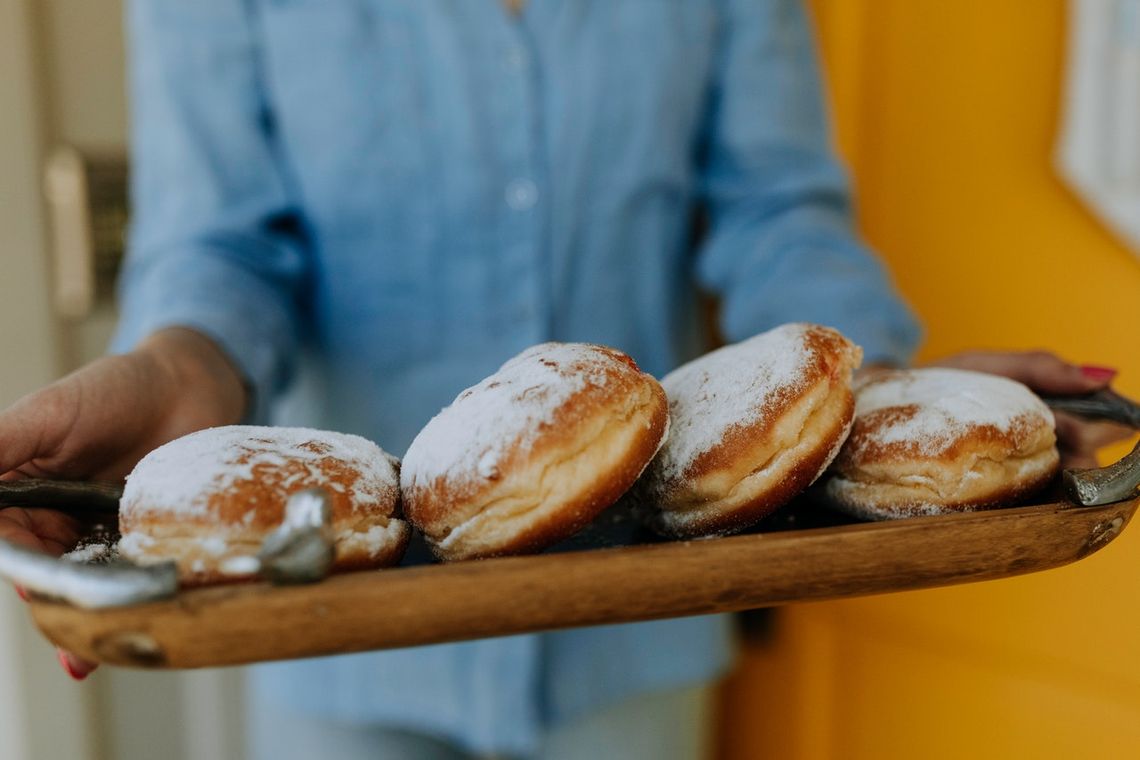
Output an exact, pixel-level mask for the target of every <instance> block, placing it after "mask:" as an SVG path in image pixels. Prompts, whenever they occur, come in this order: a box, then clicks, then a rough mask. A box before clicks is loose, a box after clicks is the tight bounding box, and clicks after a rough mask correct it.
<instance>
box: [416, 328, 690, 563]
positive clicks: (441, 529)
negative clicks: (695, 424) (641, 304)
mask: <svg viewBox="0 0 1140 760" xmlns="http://www.w3.org/2000/svg"><path fill="white" fill-rule="evenodd" d="M548 345H550V346H551V350H557V349H563V350H564V349H567V348H573V350H574V352H575V353H576V354H577V357H578V358H577V359H574V360H571V361H567V360H566V359H565V358H564V357H565V353H563V354H562V356H563V358H562V359H560V361H561V364H559V366H558V372H559V377H560V378H561V380H555V381H554V382H560V381H562V380H564V381H566V382H573V381H574V379H575V377H576V376H578V375H580V374H581V373H588V374H589V376H590V378H591V380H590V382H586V383H584V384H582V385H581V387H580V388H579V389H578V390H576V391H575V392H572V393H570V394H569V395H567V396H566V397H565V398H563V399H562V400H561V402H560V403H558V404H557V406H556V407H555V408H553V409H550V410H549V417H548V419H547V420H546V421H543V422H541V423H539V424H537V425H536V426H534V428H533V429H529V430H526V431H511V433H510V437H511V438H512V441H511V442H504V445H503V446H502V453H501V454H500V455H498V456H497V457H496V459H495V467H494V471H493V472H490V473H483V472H479V471H474V470H473V468H471V467H461V466H458V465H457V466H453V467H449V466H446V465H447V463H444V466H442V467H439V468H437V469H440V470H441V471H442V474H441V475H439V476H437V477H434V478H430V479H420V478H416V477H415V475H414V473H405V478H404V479H403V485H402V487H403V499H404V504H405V509H406V513H407V515H408V519H409V520H411V521H412V523H413V524H414V525H415V526H416V527H417V528H419V530H420V531H421V532H423V534H424V536H425V537H426V538H427V540H428V543H429V545H431V547H432V549H433V551H435V553H436V554H437V555H438V556H440V557H441V558H442V559H445V560H459V559H471V558H477V557H488V556H498V555H506V554H520V553H525V552H534V551H539V550H541V549H543V548H545V547H546V546H549V545H551V544H553V543H556V542H558V541H560V540H562V539H564V538H567V537H569V536H571V535H573V534H574V533H576V532H577V531H579V530H580V529H582V528H583V527H585V526H586V525H587V524H588V523H589V522H591V521H592V520H593V519H594V518H595V517H596V516H597V515H598V514H599V513H600V512H601V511H602V510H604V509H605V508H606V507H608V506H610V505H611V504H613V503H614V502H615V501H617V499H618V498H619V497H620V496H621V495H622V494H623V493H624V492H625V491H626V490H628V488H629V487H630V486H631V485H632V484H633V482H634V481H635V480H636V479H637V476H638V475H639V474H640V473H641V471H642V470H643V469H644V467H645V465H646V464H647V463H648V462H649V460H650V459H652V457H653V455H654V453H656V451H657V448H658V447H659V445H660V442H661V439H662V438H663V436H664V435H665V431H666V428H667V424H668V407H667V402H666V399H665V393H664V391H663V390H662V389H661V386H660V385H659V384H658V383H657V381H656V380H654V379H653V378H652V377H650V376H649V375H647V374H645V373H643V372H641V370H640V369H639V368H638V367H637V365H636V363H634V361H633V360H632V359H631V358H630V357H628V356H627V355H625V354H624V353H622V352H620V351H617V350H615V349H612V348H607V347H604V346H592V345H585V344H569V345H565V346H559V345H558V344H548ZM556 346H557V349H556V348H555V347H556ZM538 348H539V350H537V351H536V350H535V349H532V350H531V351H530V352H528V354H531V353H533V354H534V355H533V356H530V357H529V358H528V359H527V360H528V361H531V360H532V361H537V362H541V361H551V359H550V355H548V354H547V353H545V352H543V351H542V350H541V349H542V348H543V347H538ZM524 356H527V354H524ZM505 366H506V365H505ZM495 377H496V376H492V377H491V378H488V381H490V382H495ZM485 382H487V381H485ZM484 399H486V397H484ZM460 400H461V401H464V403H465V404H474V403H479V402H480V398H479V397H473V398H471V399H470V400H468V399H467V397H466V396H461V398H460ZM495 402H496V403H507V402H509V398H508V397H505V396H500V397H496V398H495ZM449 413H454V414H463V413H464V412H463V410H462V409H459V410H455V409H451V408H449V410H445V411H444V412H443V413H442V414H443V415H446V414H449ZM416 447H417V444H416V443H413V447H412V449H409V452H408V457H407V459H408V460H409V461H411V462H412V467H413V468H415V467H416V462H417V460H418V458H419V457H420V455H421V454H420V452H415V453H414V452H413V450H414V449H416ZM422 454H423V456H430V455H431V452H422Z"/></svg>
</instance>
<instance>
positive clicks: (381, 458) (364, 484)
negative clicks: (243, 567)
mask: <svg viewBox="0 0 1140 760" xmlns="http://www.w3.org/2000/svg"><path fill="white" fill-rule="evenodd" d="M330 458H332V459H336V460H339V461H341V462H343V463H344V464H345V465H347V466H348V467H350V468H352V469H354V470H357V471H359V472H361V473H362V476H361V477H360V478H359V479H358V480H357V481H356V483H355V484H354V491H355V493H354V495H353V497H354V498H353V501H354V503H357V504H362V505H372V504H377V503H382V502H384V501H385V500H387V499H388V498H389V494H390V493H391V491H392V489H394V488H395V487H396V466H395V463H396V460H395V459H394V458H392V457H390V456H389V455H387V454H385V453H384V452H383V451H382V450H381V449H380V448H379V447H378V446H376V444H374V443H372V442H371V441H368V440H366V439H364V438H361V437H360V436H355V435H348V434H345V433H332V432H327V431H319V430H310V429H308V428H279V427H258V426H251V425H232V426H228V427H219V428H210V429H208V430H201V431H199V432H197V433H191V434H190V435H187V436H183V437H182V438H178V439H177V440H174V441H171V442H170V443H168V444H166V445H164V446H160V447H159V448H157V449H155V450H154V451H152V452H150V453H149V454H147V455H146V456H145V457H143V459H142V460H141V461H140V462H139V463H138V465H137V466H136V467H135V469H134V470H133V471H132V472H131V474H130V475H129V476H128V477H127V484H126V488H125V489H124V492H123V503H124V504H129V505H132V508H137V509H143V510H148V509H151V510H153V509H161V510H163V511H166V512H172V513H178V514H182V515H203V514H205V513H206V511H207V508H208V503H209V498H210V496H211V494H214V493H218V492H219V491H225V490H228V489H229V488H230V487H232V486H233V485H234V484H235V483H238V482H241V481H247V480H255V479H256V478H257V475H256V472H257V471H258V470H260V469H262V468H274V467H281V466H283V465H284V464H286V462H287V461H288V462H299V463H301V464H302V465H303V467H304V472H303V473H301V474H298V475H295V476H293V477H292V478H290V479H288V482H284V483H282V487H283V488H284V489H285V490H291V489H292V486H294V485H300V484H301V482H302V481H303V483H304V485H305V487H326V488H331V487H332V485H333V484H332V483H330V481H329V478H328V477H327V476H326V475H325V474H324V472H323V470H322V468H321V462H322V461H324V460H326V459H330ZM338 485H339V484H338ZM251 506H253V505H251Z"/></svg>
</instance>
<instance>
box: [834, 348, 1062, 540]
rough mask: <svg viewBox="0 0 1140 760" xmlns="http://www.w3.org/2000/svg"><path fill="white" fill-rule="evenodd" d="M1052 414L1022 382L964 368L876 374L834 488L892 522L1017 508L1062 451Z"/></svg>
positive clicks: (857, 509) (862, 389)
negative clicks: (984, 510)
mask: <svg viewBox="0 0 1140 760" xmlns="http://www.w3.org/2000/svg"><path fill="white" fill-rule="evenodd" d="M1055 443H1056V437H1055V435H1054V432H1053V414H1052V412H1050V411H1049V408H1048V407H1047V406H1045V404H1044V403H1043V402H1042V401H1041V399H1039V398H1037V396H1035V395H1034V394H1033V393H1032V392H1031V391H1030V390H1029V389H1028V388H1026V387H1025V386H1024V385H1022V384H1021V383H1018V382H1015V381H1013V380H1008V379H1006V378H1004V377H997V376H996V375H988V374H983V373H980V372H968V371H965V370H957V369H940V368H930V369H912V370H894V371H889V372H881V373H876V374H875V375H872V376H870V377H868V378H866V379H865V380H864V381H863V382H861V383H860V384H859V385H858V386H857V388H856V391H855V425H854V429H853V430H852V433H851V437H850V438H849V439H848V440H847V443H846V444H845V445H844V447H843V450H842V451H841V452H840V454H839V457H838V459H836V462H835V467H834V468H833V469H834V473H833V475H832V476H831V477H830V479H829V480H828V482H827V484H826V488H825V491H826V494H827V495H828V497H829V498H830V500H831V501H833V502H834V503H835V504H836V505H837V506H839V507H840V508H841V509H843V510H844V511H846V512H849V513H851V514H854V515H856V516H858V517H864V518H869V519H878V520H881V519H889V518H896V517H911V516H915V515H920V514H940V513H944V512H963V511H971V510H975V509H984V508H987V507H993V506H999V505H1002V504H1009V503H1012V502H1016V501H1017V500H1019V499H1021V498H1023V497H1025V496H1027V495H1029V494H1030V493H1032V492H1033V491H1035V490H1037V489H1039V488H1040V487H1042V486H1043V485H1045V484H1046V483H1047V482H1049V480H1050V479H1051V478H1052V477H1053V475H1054V474H1055V473H1056V471H1057V466H1058V461H1059V457H1058V454H1057V448H1056V446H1055Z"/></svg>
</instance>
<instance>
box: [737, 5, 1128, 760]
mask: <svg viewBox="0 0 1140 760" xmlns="http://www.w3.org/2000/svg"><path fill="white" fill-rule="evenodd" d="M812 5H813V10H814V12H815V15H816V21H817V26H818V29H819V34H820V39H821V42H822V44H823V48H824V54H825V59H826V64H827V70H828V75H829V80H830V89H831V95H832V102H833V104H834V111H835V112H836V113H835V115H836V120H837V126H838V134H839V143H840V148H841V150H842V152H843V153H844V155H845V156H846V158H847V160H848V163H849V165H850V166H851V168H852V170H853V172H854V176H855V180H856V187H857V192H858V196H857V197H858V205H859V208H860V213H859V217H860V223H861V225H862V228H863V231H864V232H865V234H866V235H867V236H868V237H869V239H870V240H871V241H872V242H873V243H874V244H875V245H876V246H877V248H878V249H879V250H880V251H881V252H882V254H883V256H884V257H885V258H886V259H887V260H888V262H889V264H890V266H891V269H892V270H893V272H894V274H895V277H896V280H897V282H898V284H899V286H900V288H901V289H902V290H903V292H904V293H905V294H906V296H907V297H908V298H909V300H910V301H911V303H912V304H913V305H914V306H915V308H916V309H917V311H918V312H919V314H920V315H921V317H922V319H923V321H924V322H925V325H926V329H927V338H926V343H925V345H924V346H923V349H922V353H921V357H920V358H923V359H928V358H932V357H937V356H940V355H943V354H947V353H950V352H953V351H957V350H960V349H963V348H976V347H989V348H1024V349H1030V348H1039V347H1047V348H1050V349H1052V350H1055V351H1057V352H1058V353H1060V354H1062V355H1064V356H1066V357H1068V358H1070V359H1072V360H1074V361H1078V362H1081V363H1095V364H1104V365H1108V366H1112V367H1117V368H1119V369H1120V371H1121V372H1120V375H1119V379H1118V381H1117V383H1116V386H1117V388H1118V389H1120V390H1121V391H1122V392H1124V393H1126V394H1128V395H1131V396H1133V397H1140V258H1137V257H1136V256H1135V255H1134V254H1133V253H1131V252H1130V251H1128V250H1127V249H1125V248H1124V247H1123V246H1122V245H1121V244H1120V243H1119V242H1118V241H1117V240H1115V239H1114V238H1113V237H1112V236H1111V235H1110V234H1109V233H1108V232H1107V231H1106V230H1105V229H1104V228H1103V227H1102V226H1101V225H1100V224H1099V223H1098V222H1097V221H1096V220H1095V219H1094V218H1093V217H1092V216H1091V215H1090V214H1089V213H1088V212H1087V211H1086V210H1085V209H1084V208H1083V207H1082V205H1081V204H1080V202H1079V201H1078V200H1077V199H1076V198H1075V196H1073V195H1072V194H1071V193H1070V192H1069V191H1068V190H1067V189H1066V187H1065V186H1064V185H1063V183H1062V182H1061V181H1060V180H1059V179H1058V178H1057V176H1056V175H1055V173H1054V171H1053V169H1052V168H1051V167H1052V153H1053V146H1054V141H1055V132H1056V128H1057V124H1058V114H1059V103H1060V93H1061V85H1062V67H1063V63H1064V55H1065V50H1064V47H1065V44H1064V43H1065V33H1066V21H1067V14H1066V6H1065V3H1063V2H1062V1H1061V0H816V1H815V2H813V3H812ZM1125 450H1126V449H1125V448H1124V447H1116V448H1114V449H1113V450H1111V451H1109V452H1105V456H1106V458H1116V457H1119V456H1121V455H1122V454H1123V453H1124V451H1125ZM726 695H727V699H726V714H725V728H726V736H727V742H726V747H725V755H726V756H727V757H730V758H734V759H736V758H764V757H772V758H787V759H789V760H796V759H799V758H845V759H846V758H876V759H879V758H990V757H992V758H1019V759H1020V758H1058V759H1060V758H1065V759H1066V760H1067V759H1068V758H1140V527H1137V526H1133V527H1132V528H1131V529H1130V530H1128V531H1126V532H1125V534H1124V535H1123V536H1122V538H1121V539H1120V540H1118V541H1117V542H1115V543H1114V544H1113V545H1112V546H1110V547H1109V548H1107V549H1106V550H1105V551H1104V552H1102V553H1100V554H1097V555H1095V556H1093V557H1091V558H1089V559H1088V560H1085V561H1083V562H1080V563H1078V564H1076V565H1072V566H1069V567H1066V568H1061V569H1058V570H1053V571H1050V572H1047V573H1041V574H1037V575H1032V576H1028V577H1025V578H1018V579H1011V580H1005V581H995V582H990V583H982V584H974V585H969V586H960V587H955V588H949V589H941V590H934V591H924V592H914V593H907V594H895V595H889V596H881V597H871V598H865V599H857V600H851V601H844V602H832V603H824V604H811V605H800V606H795V607H790V608H787V609H784V610H782V611H781V612H780V614H779V616H778V618H777V625H776V628H775V632H774V634H773V639H772V641H771V642H770V643H769V644H768V645H767V646H759V645H755V646H752V647H751V648H750V649H749V652H748V654H747V656H746V659H745V663H744V667H743V668H741V670H740V671H739V672H738V673H737V675H736V676H735V677H734V678H733V680H732V682H731V683H730V685H729V688H728V689H727V691H726Z"/></svg>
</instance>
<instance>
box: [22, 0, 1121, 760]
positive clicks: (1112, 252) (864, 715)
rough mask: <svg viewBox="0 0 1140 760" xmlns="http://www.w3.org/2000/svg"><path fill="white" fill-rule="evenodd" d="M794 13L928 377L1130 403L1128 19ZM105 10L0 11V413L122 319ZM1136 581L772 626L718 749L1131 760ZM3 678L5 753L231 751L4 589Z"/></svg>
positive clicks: (1103, 4)
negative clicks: (1100, 376)
mask: <svg viewBox="0 0 1140 760" xmlns="http://www.w3.org/2000/svg"><path fill="white" fill-rule="evenodd" d="M809 4H810V6H811V9H812V11H813V14H814V16H815V20H816V25H817V29H818V34H819V39H820V43H821V49H822V53H823V57H824V63H825V67H826V70H827V73H828V81H829V89H830V96H831V100H832V104H833V112H834V116H835V122H836V131H837V141H838V146H839V149H840V151H841V153H842V154H843V156H844V157H845V159H846V161H847V163H848V165H849V166H850V168H851V170H852V172H853V175H854V178H855V183H856V186H857V189H858V195H857V197H858V202H859V218H860V224H861V226H862V229H863V231H864V233H865V234H866V235H867V236H868V237H869V239H870V240H871V241H872V243H874V244H875V245H876V246H877V248H878V249H879V250H880V251H881V252H882V254H883V256H884V257H885V258H886V259H887V261H888V262H889V264H890V267H891V269H892V270H893V272H894V274H895V277H896V280H897V282H898V284H899V286H900V288H901V289H902V290H903V291H904V293H905V294H906V296H907V297H908V299H909V300H910V302H911V303H912V304H914V306H915V307H916V309H917V311H918V312H919V314H920V315H921V317H922V319H923V321H924V322H925V325H926V329H927V339H926V343H925V345H924V346H923V349H922V354H921V358H933V357H937V356H940V355H943V354H947V353H951V352H954V351H957V350H960V349H964V348H976V347H992V348H1014V349H1018V348H1041V347H1046V348H1049V349H1051V350H1054V351H1056V352H1058V353H1060V354H1062V355H1064V356H1066V357H1067V358H1069V359H1071V360H1073V361H1076V362H1078V363H1090V364H1099V365H1105V366H1109V367H1116V368H1118V369H1119V370H1120V375H1119V379H1118V381H1117V383H1116V386H1117V388H1118V389H1119V390H1120V391H1121V392H1123V393H1125V394H1127V395H1130V396H1132V397H1140V330H1138V329H1137V323H1138V318H1137V305H1138V304H1140V255H1138V253H1137V250H1140V240H1138V238H1140V236H1138V235H1136V234H1135V233H1134V230H1136V229H1138V228H1140V129H1138V128H1137V125H1138V124H1140V2H1137V0H1088V1H1087V2H1085V1H1083V0H1074V2H1073V3H1071V4H1070V3H1066V2H1064V1H1063V0H1006V1H1005V2H1001V3H993V2H990V1H989V0H956V1H955V2H953V3H950V2H943V1H941V0H813V1H812V2H810V3H809ZM1078 14H1084V15H1080V16H1079V15H1078ZM120 15H121V2H120V0H95V1H93V2H80V1H79V0H0V72H2V73H0V261H2V262H3V268H2V270H0V272H2V276H0V326H2V327H0V357H3V361H2V362H0V406H2V405H7V404H8V403H11V402H12V401H14V400H15V399H16V398H18V397H19V396H20V395H22V394H24V393H26V392H28V391H30V390H32V389H34V388H36V387H38V386H40V385H43V384H45V383H47V382H49V381H51V380H52V379H53V378H55V377H57V376H59V375H60V374H62V373H65V372H67V371H69V370H71V369H73V368H75V367H76V366H78V365H79V364H81V363H83V362H85V361H87V360H88V359H90V358H92V357H94V356H97V355H99V353H101V352H102V350H103V349H104V346H105V344H106V341H107V338H108V336H109V332H110V329H111V326H112V325H113V321H114V303H113V298H112V288H113V282H114V274H115V271H116V264H117V260H118V257H119V255H120V254H121V249H122V228H123V224H124V222H125V219H126V213H127V208H126V199H125V178H126V171H127V166H126V160H125V150H126V141H127V138H128V136H127V119H126V99H125V95H124V83H123V77H124V75H123V71H124V65H125V63H124V56H123V39H122V31H121V23H120ZM1078 18H1080V19H1082V20H1081V23H1080V24H1078V23H1077V19H1078ZM1098 25H1099V26H1098ZM1098 33H1099V34H1101V35H1108V37H1107V38H1106V39H1108V42H1109V43H1111V44H1107V43H1106V44H1101V42H1103V40H1100V39H1099V38H1097V37H1096V34H1098ZM1090 51H1092V52H1090ZM1097 51H1099V52H1097ZM1098 82H1099V83H1104V82H1110V83H1111V84H1112V87H1111V88H1107V89H1106V88H1105V87H1102V88H1100V89H1097V87H1096V86H1095V85H1096V84H1097V83H1098ZM1081 83H1083V84H1081ZM1089 83H1092V84H1091V85H1090V84H1089ZM1078 85H1080V86H1078ZM1090 87H1091V89H1090ZM1098 130H1099V131H1098ZM1125 450H1126V447H1117V448H1115V449H1113V450H1110V451H1106V452H1104V458H1105V460H1110V459H1114V458H1118V457H1119V456H1121V455H1123V453H1124V452H1125ZM1138 568H1140V530H1138V529H1136V528H1133V529H1132V530H1131V531H1127V532H1125V534H1124V535H1123V537H1122V538H1121V539H1120V540H1118V541H1116V542H1115V543H1113V545H1112V546H1110V547H1108V548H1107V549H1106V550H1105V551H1103V552H1101V553H1098V554H1096V555H1094V556H1093V557H1091V558H1089V559H1088V560H1085V561H1082V562H1080V563H1079V564H1077V565H1074V566H1070V567H1067V568H1061V569H1058V570H1054V571H1050V572H1047V573H1041V574H1037V575H1033V576H1030V577H1026V578H1021V579H1013V580H1007V581H997V582H990V583H984V584H975V585H970V586H961V587H955V588H950V589H944V590H935V591H925V592H915V593H908V594H896V595H889V596H881V597H874V598H867V599H859V600H852V601H846V602H837V603H835V602H833V603H824V604H811V605H798V606H792V607H787V608H783V609H780V610H779V611H778V612H777V613H776V615H775V616H774V619H773V621H772V625H771V626H770V629H769V630H768V631H767V633H766V634H765V635H764V636H762V637H758V638H755V639H754V640H752V641H750V642H749V644H748V646H747V650H746V655H745V657H744V659H743V662H742V665H741V667H740V668H738V670H737V672H735V673H734V674H733V675H732V677H731V678H730V679H729V682H728V683H727V684H726V686H725V688H724V690H723V700H722V710H721V722H720V729H721V730H720V732H719V745H720V746H719V755H720V756H721V757H722V758H731V759H733V760H737V759H744V758H758V757H772V758H777V757H778V758H793V759H799V758H803V759H805V760H806V759H809V758H832V757H842V758H910V757H924V758H960V757H975V758H981V757H993V758H1005V757H1019V758H1071V757H1098V758H1116V757H1119V758H1126V757H1127V758H1131V757H1138V756H1140V658H1137V657H1136V656H1135V655H1134V653H1133V652H1134V650H1133V647H1134V646H1135V642H1136V641H1140V583H1137V581H1136V576H1137V572H1136V571H1137V569H1138ZM0 592H4V590H3V589H0ZM0 674H3V675H2V676H0V757H3V758H5V759H6V760H7V759H10V760H30V759H31V758H56V757H69V758H74V759H75V760H102V759H104V758H123V759H124V760H135V759H136V758H137V759H139V760H141V759H142V758H153V757H158V756H162V757H166V758H170V759H171V760H181V759H183V758H185V759H186V760H197V759H198V758H203V759H205V758H211V759H213V758H217V759H219V760H223V759H225V758H237V757H240V756H241V752H240V746H241V745H240V736H241V725H242V714H241V698H240V694H241V688H242V681H241V675H240V672H239V671H233V670H230V671H205V672H198V673H191V674H163V673H135V672H128V671H121V670H111V669H104V670H102V671H100V672H98V673H97V674H96V675H94V676H93V677H92V678H90V679H89V680H88V681H87V682H85V683H83V684H79V685H77V684H73V683H72V682H70V681H69V680H68V679H67V678H66V676H65V675H63V673H62V672H61V671H60V670H59V668H58V667H57V665H56V663H55V658H54V653H53V651H52V649H51V647H50V646H48V645H47V644H46V643H45V642H43V641H42V640H41V639H40V637H39V636H38V635H37V634H36V632H35V630H34V629H33V628H32V626H31V625H30V624H29V623H28V621H27V620H26V616H25V615H24V614H23V611H22V609H21V606H20V603H19V601H18V599H17V598H16V596H15V594H14V593H7V592H4V593H0Z"/></svg>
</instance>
